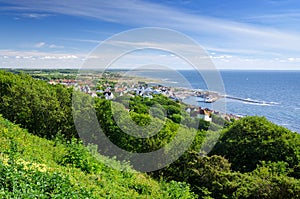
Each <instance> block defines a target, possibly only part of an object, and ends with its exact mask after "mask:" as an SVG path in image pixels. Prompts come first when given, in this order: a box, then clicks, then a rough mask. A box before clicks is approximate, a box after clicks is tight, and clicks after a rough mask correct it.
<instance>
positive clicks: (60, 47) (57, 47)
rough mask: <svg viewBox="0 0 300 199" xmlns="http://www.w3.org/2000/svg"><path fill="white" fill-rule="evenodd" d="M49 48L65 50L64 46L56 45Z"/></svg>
mask: <svg viewBox="0 0 300 199" xmlns="http://www.w3.org/2000/svg"><path fill="white" fill-rule="evenodd" d="M49 48H55V49H62V48H64V46H58V45H55V44H51V45H50V46H49Z"/></svg>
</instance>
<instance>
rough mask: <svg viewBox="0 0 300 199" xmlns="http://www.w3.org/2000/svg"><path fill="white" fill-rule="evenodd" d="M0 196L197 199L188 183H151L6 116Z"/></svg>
mask: <svg viewBox="0 0 300 199" xmlns="http://www.w3.org/2000/svg"><path fill="white" fill-rule="evenodd" d="M93 153H94V154H96V153H95V150H94V152H93ZM70 154H71V155H70ZM105 162H109V163H110V164H114V167H115V168H120V169H117V170H115V169H112V168H111V167H108V166H106V164H105ZM36 184H39V186H36ZM0 197H4V198H12V197H13V198H18V197H22V198H34V197H38V198H196V196H195V194H194V193H192V192H191V191H190V188H189V186H188V185H187V184H185V183H181V182H175V181H171V182H168V183H167V182H164V181H156V180H153V179H151V178H150V177H149V176H147V175H146V174H143V173H138V172H136V171H133V170H132V169H131V168H130V167H129V166H128V165H126V164H125V165H124V164H122V163H120V162H118V161H116V160H113V159H109V158H106V157H103V156H100V155H92V154H91V153H89V152H88V149H87V148H86V147H84V146H83V145H82V144H81V143H80V142H75V141H73V142H69V143H66V142H64V141H62V140H61V139H54V140H46V139H43V138H39V137H37V136H34V135H32V134H30V133H29V132H27V131H26V130H24V129H21V128H20V127H19V126H17V125H15V124H13V123H11V122H9V121H8V120H6V119H4V118H3V117H2V116H0Z"/></svg>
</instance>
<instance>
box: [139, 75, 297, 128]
mask: <svg viewBox="0 0 300 199" xmlns="http://www.w3.org/2000/svg"><path fill="white" fill-rule="evenodd" d="M178 73H179V74H180V75H178ZM219 73H220V75H221V79H222V81H223V84H224V88H225V94H226V95H229V96H233V97H237V98H241V99H247V100H253V101H258V102H260V103H251V102H244V101H240V100H233V99H226V100H225V103H226V112H227V113H232V114H236V115H244V116H245V115H258V116H265V117H266V118H267V119H269V120H270V121H272V122H274V123H276V124H278V125H281V126H284V127H286V128H288V129H290V130H292V131H296V132H298V133H300V71H242V70H239V71H234V70H224V71H219ZM140 74H141V73H140ZM142 76H146V77H152V78H157V79H161V80H162V81H165V82H166V83H169V84H170V85H171V86H179V87H190V88H194V89H202V90H205V89H207V85H206V83H205V81H204V80H203V78H202V76H201V75H199V73H197V72H195V71H191V70H189V71H188V70H186V71H177V72H176V73H174V72H170V71H159V72H158V71H147V72H143V73H142ZM181 77H184V79H186V80H188V83H189V84H190V86H187V84H185V83H183V81H181V79H182V78H181ZM187 102H188V103H193V104H195V103H196V104H197V105H199V106H201V107H208V108H211V106H212V104H208V103H204V102H197V98H196V97H194V98H189V99H188V100H187Z"/></svg>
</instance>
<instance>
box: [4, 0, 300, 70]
mask: <svg viewBox="0 0 300 199" xmlns="http://www.w3.org/2000/svg"><path fill="white" fill-rule="evenodd" d="M0 2H6V3H9V4H13V5H15V6H11V7H6V8H1V9H10V10H13V9H16V8H17V9H18V10H19V11H22V10H23V11H24V12H26V13H32V14H33V13H41V12H45V13H56V14H64V15H72V16H80V17H90V18H94V19H98V20H101V21H107V22H112V23H116V24H123V25H127V26H131V27H145V26H156V27H164V28H171V29H175V30H178V31H181V32H184V33H186V34H188V35H190V36H192V37H193V38H195V39H196V40H197V41H198V42H199V43H200V44H201V45H202V46H204V47H206V48H207V49H208V50H210V51H216V52H218V53H219V54H221V56H222V55H224V56H227V54H234V55H235V56H233V57H232V58H230V59H229V58H228V57H227V58H228V59H223V61H224V60H227V61H228V60H229V62H231V64H236V65H238V64H242V63H243V61H245V63H246V62H247V63H251V64H257V63H258V62H259V61H261V62H260V63H261V64H268V65H272V64H273V62H276V60H274V59H272V60H270V62H268V61H266V60H259V59H251V57H256V56H257V55H260V56H264V55H268V56H269V57H272V56H273V58H274V57H280V60H285V59H287V58H289V57H297V55H299V54H300V49H299V43H300V32H297V31H294V32H293V31H291V30H284V29H279V28H275V27H272V26H266V25H263V24H262V25H255V24H253V23H252V24H247V23H241V22H236V21H232V20H228V19H221V18H213V17H207V16H202V15H196V14H193V13H190V12H188V11H187V10H181V9H180V8H178V7H176V8H175V7H168V6H164V5H161V4H157V3H152V2H150V1H143V0H115V1H101V2H99V1H98V0H89V1H80V0H70V1H61V0H51V1H34V0H28V1H23V0H15V1H13V2H11V1H8V0H0ZM270 2H271V1H270ZM273 3H276V1H274V2H273ZM28 17H32V18H34V17H37V16H36V15H34V14H33V15H29V16H28ZM280 17H285V18H298V17H299V14H297V13H290V14H287V13H280V14H273V15H272V14H269V15H265V16H263V15H261V16H257V18H252V20H260V19H265V20H266V19H278V18H280ZM249 19H250V18H249ZM75 40H77V41H78V42H89V43H95V44H96V43H99V42H100V41H98V40H92V39H75ZM45 45H46V44H44V45H41V47H45ZM53 45H54V44H53ZM50 46H51V45H50ZM50 46H48V47H50ZM54 46H55V45H54ZM54 46H52V47H54ZM50 48H51V47H50ZM218 56H220V55H218ZM215 57H217V56H215ZM238 57H240V58H238ZM243 57H248V58H243ZM217 60H218V62H219V61H220V63H223V62H222V59H217ZM233 60H235V61H233ZM277 61H278V60H277ZM291 63H293V62H291ZM261 64H259V65H261ZM222 66H223V65H222Z"/></svg>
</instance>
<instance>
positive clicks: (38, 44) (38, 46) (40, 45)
mask: <svg viewBox="0 0 300 199" xmlns="http://www.w3.org/2000/svg"><path fill="white" fill-rule="evenodd" d="M45 45H46V43H45V42H39V43H36V44H35V45H34V47H36V48H42V47H44V46H45Z"/></svg>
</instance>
